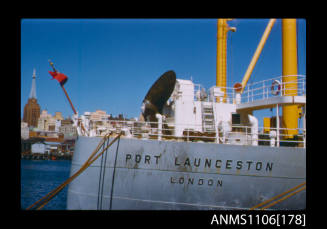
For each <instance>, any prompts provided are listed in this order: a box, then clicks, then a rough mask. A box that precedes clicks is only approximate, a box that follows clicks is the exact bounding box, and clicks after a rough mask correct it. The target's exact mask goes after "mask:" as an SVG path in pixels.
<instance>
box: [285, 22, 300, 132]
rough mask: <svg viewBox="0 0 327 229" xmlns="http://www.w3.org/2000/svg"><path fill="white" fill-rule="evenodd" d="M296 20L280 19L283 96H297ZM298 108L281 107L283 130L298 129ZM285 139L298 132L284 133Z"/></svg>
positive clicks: (293, 106)
mask: <svg viewBox="0 0 327 229" xmlns="http://www.w3.org/2000/svg"><path fill="white" fill-rule="evenodd" d="M296 39H297V38H296V19H282V54H283V62H282V63H283V73H282V74H283V77H282V81H283V84H284V87H285V88H284V95H285V96H296V95H297V76H296V75H297V42H296ZM298 117H299V113H298V106H297V105H287V106H283V116H282V123H283V128H288V129H296V128H298ZM284 134H287V136H286V137H285V138H292V137H293V135H296V134H298V130H288V131H284Z"/></svg>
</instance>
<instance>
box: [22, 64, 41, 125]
mask: <svg viewBox="0 0 327 229" xmlns="http://www.w3.org/2000/svg"><path fill="white" fill-rule="evenodd" d="M35 78H36V75H35V69H34V70H33V76H32V87H31V92H30V96H29V98H28V101H27V104H26V105H25V107H24V116H23V121H24V122H26V123H27V124H28V127H37V126H38V118H39V117H40V109H41V108H40V105H39V104H38V103H37V98H36V83H35Z"/></svg>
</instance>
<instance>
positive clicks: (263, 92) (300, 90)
mask: <svg viewBox="0 0 327 229" xmlns="http://www.w3.org/2000/svg"><path fill="white" fill-rule="evenodd" d="M295 77H296V78H295ZM283 78H284V81H287V82H284V81H283ZM287 78H289V79H288V80H285V79H287ZM294 78H295V79H294ZM292 79H294V80H292ZM194 85H195V91H197V90H201V89H202V86H201V85H199V84H194ZM221 90H222V91H223V92H224V96H222V98H221V99H222V100H223V101H224V102H225V103H230V104H232V103H234V104H235V103H236V92H235V89H234V88H233V87H221ZM206 93H207V95H208V96H207V101H210V92H209V91H206ZM305 95H306V76H305V75H287V76H278V77H274V78H270V79H267V80H262V81H259V82H253V83H248V84H247V86H246V87H245V89H244V91H243V93H242V94H241V101H240V103H248V102H253V101H256V100H264V99H268V98H272V97H278V96H305ZM194 100H195V101H197V100H198V99H197V98H196V95H194Z"/></svg>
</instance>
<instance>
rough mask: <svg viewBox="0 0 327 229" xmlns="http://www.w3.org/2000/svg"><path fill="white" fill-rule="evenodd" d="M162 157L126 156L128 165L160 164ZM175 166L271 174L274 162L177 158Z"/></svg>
mask: <svg viewBox="0 0 327 229" xmlns="http://www.w3.org/2000/svg"><path fill="white" fill-rule="evenodd" d="M160 158H161V155H152V156H151V155H142V154H135V155H132V154H126V160H125V162H126V164H127V163H128V162H133V161H134V162H135V163H136V164H141V163H144V164H153V163H155V164H159V161H160ZM174 161H175V162H174V165H175V166H177V167H178V168H181V167H182V168H192V167H193V168H216V169H226V170H227V169H233V168H236V169H237V170H245V171H246V170H247V171H249V170H252V171H267V172H271V171H272V168H273V163H272V162H261V161H250V160H247V161H241V160H224V161H222V160H219V159H211V158H189V157H186V158H183V159H182V158H178V157H175V160H174Z"/></svg>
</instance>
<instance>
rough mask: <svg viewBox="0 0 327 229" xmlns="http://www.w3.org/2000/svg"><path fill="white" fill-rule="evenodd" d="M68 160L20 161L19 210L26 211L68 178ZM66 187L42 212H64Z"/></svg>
mask: <svg viewBox="0 0 327 229" xmlns="http://www.w3.org/2000/svg"><path fill="white" fill-rule="evenodd" d="M70 167H71V161H70V160H57V161H52V160H21V209H26V208H27V207H29V206H30V205H31V204H33V203H34V202H35V201H37V200H39V199H40V198H42V197H43V196H44V195H46V194H47V193H49V192H50V191H51V190H53V189H54V188H56V187H57V186H58V185H60V184H61V183H62V182H64V181H65V180H66V179H68V178H69V172H70ZM67 189H68V188H67V187H65V188H64V189H63V190H62V191H61V192H60V193H59V194H58V195H57V196H55V197H54V198H53V199H52V200H51V201H50V202H49V203H48V204H47V205H45V207H44V208H43V209H42V210H66V200H67Z"/></svg>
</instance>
